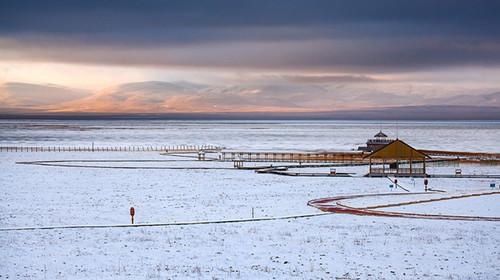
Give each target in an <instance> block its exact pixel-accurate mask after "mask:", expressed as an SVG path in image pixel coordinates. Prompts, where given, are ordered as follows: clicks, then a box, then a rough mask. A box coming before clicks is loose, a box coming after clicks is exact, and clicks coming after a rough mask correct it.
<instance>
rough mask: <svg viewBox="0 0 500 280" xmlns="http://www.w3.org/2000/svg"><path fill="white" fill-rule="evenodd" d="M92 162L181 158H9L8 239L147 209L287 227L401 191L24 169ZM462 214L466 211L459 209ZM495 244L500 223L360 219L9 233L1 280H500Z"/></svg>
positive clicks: (235, 176) (151, 218)
mask: <svg viewBox="0 0 500 280" xmlns="http://www.w3.org/2000/svg"><path fill="white" fill-rule="evenodd" d="M81 159H84V160H99V159H107V160H127V159H133V160H138V159H148V160H169V159H172V160H173V159H175V160H177V159H178V158H175V157H169V156H161V155H158V154H156V153H138V152H132V153H2V154H1V161H0V164H1V170H2V184H1V188H0V192H1V193H0V222H1V224H2V227H3V228H7V227H25V226H48V225H73V224H78V225H80V224H81V225H88V224H99V225H101V224H124V223H128V222H129V215H128V214H129V213H128V210H129V207H130V206H134V207H135V209H136V213H137V214H136V222H137V223H157V222H180V221H198V220H224V219H239V218H250V217H251V211H252V207H254V211H255V216H256V217H274V216H285V215H295V214H306V213H317V212H318V210H317V209H315V208H312V207H308V206H307V205H306V203H307V201H308V200H310V199H314V198H319V197H328V196H334V195H338V194H355V193H380V192H388V191H390V189H389V187H388V185H389V183H390V182H389V181H388V180H387V179H383V178H310V177H288V176H277V175H269V174H256V173H254V172H253V171H252V170H234V169H227V170H224V169H222V170H168V169H167V170H149V169H99V168H68V167H49V166H37V165H23V164H15V162H17V161H31V160H81ZM167 163H168V162H159V164H160V165H163V166H165V165H167ZM112 164H116V163H112ZM120 164H124V163H119V165H120ZM130 164H133V165H134V166H137V165H141V164H144V165H145V166H153V163H151V162H147V163H140V162H134V163H130ZM168 164H170V163H168ZM175 164H176V166H179V165H180V164H182V166H199V165H200V164H202V165H203V166H206V165H207V164H208V163H206V162H205V163H200V162H195V161H184V162H175ZM213 164H214V166H224V167H231V163H213ZM355 168H357V169H366V167H355ZM415 181H416V184H415V187H413V185H412V181H411V179H400V182H401V184H404V185H405V186H406V187H408V188H409V189H411V190H412V191H421V189H422V182H420V181H422V179H415ZM434 182H435V184H436V185H438V186H439V188H440V189H445V190H447V191H449V192H464V191H467V190H469V191H488V190H490V188H489V185H488V184H486V183H487V182H486V181H483V180H480V179H474V180H470V179H435V180H431V184H433V183H434ZM488 182H489V181H488ZM393 191H397V190H393ZM478 199H479V198H478ZM485 201H486V202H487V203H486V205H487V207H479V206H481V205H483V202H482V201H473V203H474V204H476V205H477V206H478V208H475V207H470V205H469V206H468V207H466V208H467V209H474V210H473V211H471V213H473V214H476V215H482V214H484V215H498V207H497V206H496V205H498V198H497V197H496V196H495V197H489V198H488V199H486V200H485ZM375 202H378V201H375ZM495 202H496V203H497V204H495ZM452 204H454V205H452V206H453V207H455V206H456V207H460V206H461V204H460V203H459V201H458V200H457V201H456V203H455V202H454V203H452ZM407 207H408V209H410V207H419V208H420V209H421V207H424V206H423V205H418V206H417V205H415V206H407ZM435 207H437V206H435ZM435 207H434V208H435ZM453 207H451V208H453ZM434 208H429V209H434ZM448 208H450V207H448ZM491 208H494V210H491ZM408 209H405V210H408ZM478 209H479V210H478ZM481 209H486V210H485V211H483V212H484V213H483V212H481ZM437 210H440V209H437ZM463 212H464V210H462V211H461V212H460V214H464V213H463ZM465 212H467V211H465ZM495 212H496V213H495ZM465 214H467V213H465ZM498 232H499V224H498V223H495V222H460V221H429V220H412V219H408V220H407V219H395V218H377V217H357V216H350V215H327V216H318V217H311V218H305V219H296V220H279V221H262V222H250V223H240V224H214V225H192V226H167V227H156V228H106V229H57V230H32V231H3V232H0V244H1V247H2V254H1V261H0V275H1V278H0V279H7V277H8V279H22V278H27V279H30V278H35V279H68V278H70V279H89V278H90V279H166V278H167V279H168V278H188V277H190V278H222V279H234V278H241V279H256V278H258V279H269V278H273V277H274V278H282V279H283V278H284V279H289V278H300V279H302V278H327V279H328V278H333V279H335V277H339V278H341V277H345V278H348V279H349V278H360V279H380V278H384V279H435V278H446V279H498V278H499V277H500V269H499V268H498V265H497V264H496V260H498V257H499V256H500V236H499V235H498Z"/></svg>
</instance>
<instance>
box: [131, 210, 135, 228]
mask: <svg viewBox="0 0 500 280" xmlns="http://www.w3.org/2000/svg"><path fill="white" fill-rule="evenodd" d="M134 215H135V209H134V207H130V219H131V221H132V224H134Z"/></svg>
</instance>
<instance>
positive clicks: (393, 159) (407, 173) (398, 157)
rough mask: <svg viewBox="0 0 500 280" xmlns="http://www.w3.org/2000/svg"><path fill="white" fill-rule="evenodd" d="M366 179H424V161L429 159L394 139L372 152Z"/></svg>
mask: <svg viewBox="0 0 500 280" xmlns="http://www.w3.org/2000/svg"><path fill="white" fill-rule="evenodd" d="M365 158H368V159H370V170H369V173H368V174H367V175H366V176H368V177H387V176H395V177H398V176H399V177H425V176H426V175H427V174H426V172H425V161H426V160H427V159H430V157H429V156H428V155H426V154H424V153H422V152H420V151H419V150H417V149H415V148H413V147H411V146H410V145H408V144H406V143H405V142H403V141H401V140H399V139H396V140H394V141H392V142H390V143H389V144H387V145H385V146H383V147H381V148H379V149H377V150H375V151H373V152H372V153H370V154H369V155H367V156H365Z"/></svg>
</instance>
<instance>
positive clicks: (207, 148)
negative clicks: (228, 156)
mask: <svg viewBox="0 0 500 280" xmlns="http://www.w3.org/2000/svg"><path fill="white" fill-rule="evenodd" d="M221 149H222V148H221V147H218V146H214V145H160V146H99V147H98V146H95V145H92V146H0V152H163V153H198V152H200V151H203V152H208V153H210V152H214V153H215V152H219V151H220V150H221Z"/></svg>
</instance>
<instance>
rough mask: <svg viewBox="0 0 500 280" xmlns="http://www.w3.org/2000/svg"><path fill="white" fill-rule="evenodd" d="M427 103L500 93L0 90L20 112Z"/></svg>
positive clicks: (141, 87) (482, 100)
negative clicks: (441, 95)
mask: <svg viewBox="0 0 500 280" xmlns="http://www.w3.org/2000/svg"><path fill="white" fill-rule="evenodd" d="M426 105H429V106H430V105H432V106H436V105H446V106H450V105H453V106H462V105H467V106H470V105H473V106H489V107H492V106H493V107H498V108H499V109H500V92H496V93H489V94H474V95H454V96H446V97H432V96H425V95H421V94H410V95H409V94H398V93H391V92H383V91H379V90H376V89H373V88H372V87H365V86H354V85H352V84H348V85H346V84H344V85H341V86H340V85H337V86H332V85H331V84H321V83H320V84H317V83H316V84H310V83H303V82H302V81H300V82H296V83H287V84H254V85H241V86H230V85H228V86H211V85H203V84H195V83H188V82H159V81H148V82H139V83H127V84H122V85H119V86H117V87H114V88H110V89H106V90H103V91H100V92H96V93H90V92H85V91H82V90H76V89H71V88H65V87H59V86H55V85H33V84H22V83H7V84H4V85H3V86H1V87H0V108H11V109H12V108H14V109H16V110H17V111H20V112H22V111H28V110H31V111H32V110H36V111H40V112H112V113H179V112H186V113H193V112H194V113H196V112H314V111H316V112H317V111H337V110H357V109H368V108H370V109H373V108H385V107H398V106H426Z"/></svg>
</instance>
